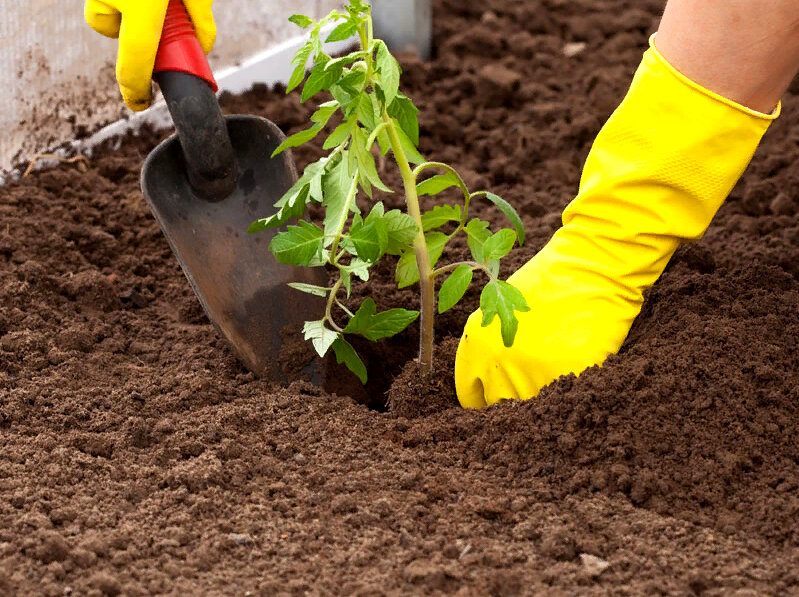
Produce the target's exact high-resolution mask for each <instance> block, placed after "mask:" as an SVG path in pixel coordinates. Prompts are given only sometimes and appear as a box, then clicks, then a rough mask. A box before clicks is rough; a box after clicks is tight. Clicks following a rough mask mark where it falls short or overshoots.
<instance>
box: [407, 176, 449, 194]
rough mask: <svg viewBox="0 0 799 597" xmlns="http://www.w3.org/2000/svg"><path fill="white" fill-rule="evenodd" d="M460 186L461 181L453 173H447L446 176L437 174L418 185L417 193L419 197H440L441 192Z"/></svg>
mask: <svg viewBox="0 0 799 597" xmlns="http://www.w3.org/2000/svg"><path fill="white" fill-rule="evenodd" d="M459 185H460V180H458V177H457V176H455V174H453V173H452V172H447V173H445V174H436V175H435V176H431V177H430V178H428V179H426V180H423V181H422V182H420V183H419V184H418V185H416V192H417V193H418V194H419V195H438V194H439V193H440V192H441V191H444V190H446V189H448V188H450V187H456V186H459Z"/></svg>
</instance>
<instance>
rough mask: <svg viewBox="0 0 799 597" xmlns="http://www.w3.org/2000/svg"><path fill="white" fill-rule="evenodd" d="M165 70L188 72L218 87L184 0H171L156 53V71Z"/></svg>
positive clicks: (213, 86)
mask: <svg viewBox="0 0 799 597" xmlns="http://www.w3.org/2000/svg"><path fill="white" fill-rule="evenodd" d="M164 71H176V72H182V73H188V74H190V75H194V76H195V77H199V78H201V79H203V80H204V81H206V82H207V83H208V84H209V85H210V86H211V89H213V90H214V91H216V90H217V86H216V80H214V75H213V73H212V72H211V67H210V66H209V65H208V59H207V58H206V57H205V52H203V49H202V46H201V45H200V42H199V40H198V39H197V35H196V34H195V32H194V25H192V24H191V19H190V18H189V13H188V12H186V7H185V6H183V2H182V1H181V0H169V5H168V6H167V9H166V18H164V29H163V31H162V32H161V43H160V44H159V46H158V54H156V56H155V68H153V74H157V73H161V72H164Z"/></svg>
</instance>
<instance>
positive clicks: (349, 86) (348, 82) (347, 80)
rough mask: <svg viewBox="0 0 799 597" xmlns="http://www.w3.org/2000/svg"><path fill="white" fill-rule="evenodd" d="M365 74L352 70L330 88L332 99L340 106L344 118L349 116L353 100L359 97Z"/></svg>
mask: <svg viewBox="0 0 799 597" xmlns="http://www.w3.org/2000/svg"><path fill="white" fill-rule="evenodd" d="M365 78H366V73H364V72H363V71H361V70H354V71H350V72H348V73H346V74H345V75H344V76H343V77H341V79H339V80H338V82H337V83H336V84H335V85H333V86H332V87H331V88H330V93H331V95H332V96H333V98H334V99H335V100H336V101H337V102H338V103H340V104H341V109H342V110H343V111H344V113H345V115H346V116H349V115H350V112H351V110H352V104H353V102H354V100H355V99H356V98H357V97H358V96H359V95H360V93H361V87H362V84H363V80H364V79H365Z"/></svg>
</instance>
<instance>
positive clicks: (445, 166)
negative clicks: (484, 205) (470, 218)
mask: <svg viewBox="0 0 799 597" xmlns="http://www.w3.org/2000/svg"><path fill="white" fill-rule="evenodd" d="M428 168H440V169H441V170H446V171H447V172H449V173H450V174H452V175H453V176H454V177H455V178H457V179H458V186H459V187H460V189H461V191H462V192H463V215H462V216H461V225H460V227H463V225H464V223H465V222H466V214H467V213H469V201H470V199H471V198H472V197H473V195H472V194H471V193H470V192H469V187H467V186H466V183H465V182H463V179H462V178H461V175H460V174H458V171H457V170H455V168H453V167H452V166H450V165H449V164H445V163H444V162H425V163H424V164H419V165H418V166H416V169H415V170H414V171H413V180H414V182H415V181H416V180H417V179H418V178H419V175H420V174H421V173H422V172H423V171H425V170H427V169H428Z"/></svg>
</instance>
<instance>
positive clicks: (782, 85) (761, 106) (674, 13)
mask: <svg viewBox="0 0 799 597" xmlns="http://www.w3.org/2000/svg"><path fill="white" fill-rule="evenodd" d="M656 45H657V48H658V50H660V52H661V53H662V54H663V55H664V56H665V58H666V59H667V60H668V61H669V62H670V63H671V64H672V65H673V66H674V67H675V68H676V69H677V70H679V71H680V72H681V73H683V74H684V75H685V76H687V77H688V78H690V79H692V80H694V81H696V82H697V83H699V84H700V85H703V86H704V87H707V88H708V89H710V90H711V91H714V92H716V93H718V94H719V95H722V96H724V97H726V98H728V99H731V100H734V101H736V102H738V103H740V104H743V105H745V106H747V107H749V108H752V109H754V110H758V111H761V112H771V111H772V110H773V109H774V108H775V106H776V105H777V102H778V101H779V99H780V97H781V96H782V95H783V93H785V91H786V89H787V88H788V85H789V84H790V82H791V80H792V79H793V77H794V76H795V75H796V73H797V71H799V1H797V0H669V2H668V4H667V5H666V10H665V12H664V14H663V20H662V21H661V24H660V28H659V30H658V34H657V41H656Z"/></svg>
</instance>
